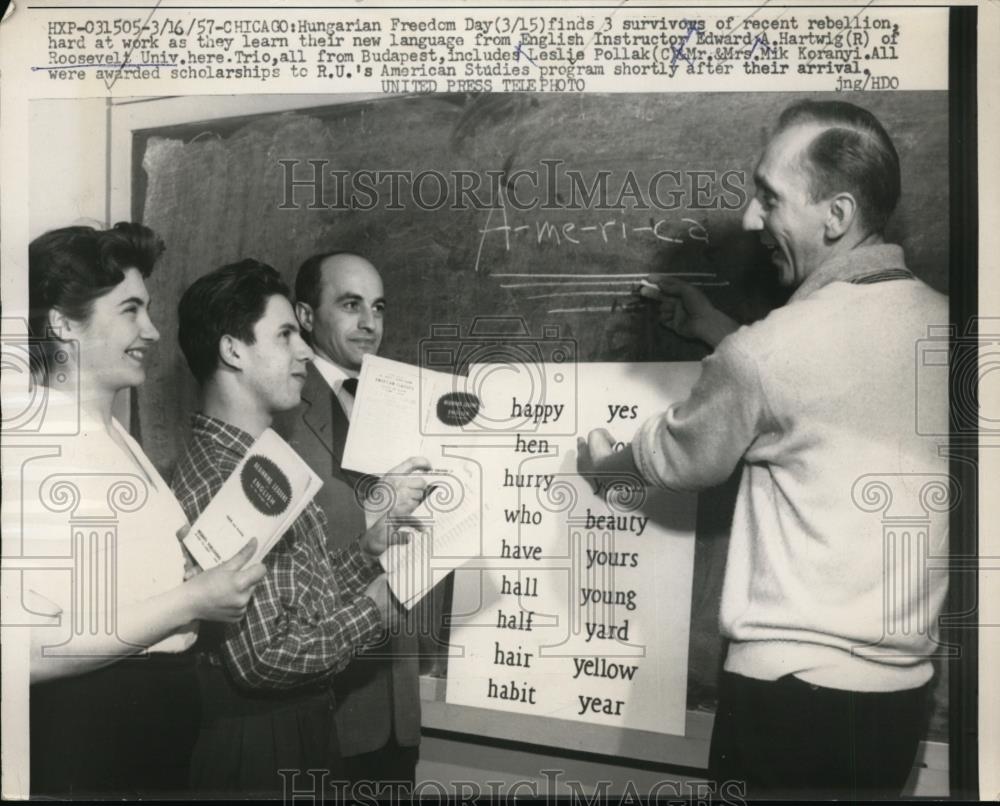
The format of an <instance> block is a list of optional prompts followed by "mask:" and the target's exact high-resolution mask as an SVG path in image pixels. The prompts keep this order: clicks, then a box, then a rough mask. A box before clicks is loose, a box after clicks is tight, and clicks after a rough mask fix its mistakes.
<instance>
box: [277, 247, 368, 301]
mask: <svg viewBox="0 0 1000 806" xmlns="http://www.w3.org/2000/svg"><path fill="white" fill-rule="evenodd" d="M348 256H349V257H356V258H360V259H361V260H367V258H366V257H364V256H363V255H359V254H358V253H357V252H349V251H345V250H341V249H335V250H333V251H331V252H320V253H319V254H318V255H312V256H310V257H307V258H306V259H305V260H304V261H303V262H302V265H301V266H299V271H298V274H296V275H295V301H296V302H304V303H306V304H307V305H309V306H310V307H312V308H316V307H318V306H319V297H320V291H321V290H322V288H323V283H322V282H321V280H322V277H323V272H322V271H321V269H322V268H323V262H324V261H325V260H326V259H327V258H331V257H348Z"/></svg>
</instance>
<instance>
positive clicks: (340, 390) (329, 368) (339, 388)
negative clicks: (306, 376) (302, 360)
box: [313, 353, 358, 419]
mask: <svg viewBox="0 0 1000 806" xmlns="http://www.w3.org/2000/svg"><path fill="white" fill-rule="evenodd" d="M313 364H314V365H315V367H316V370H317V371H318V372H319V374H320V375H321V376H323V380H324V381H326V385H327V386H329V387H330V389H331V390H332V391H333V393H334V394H335V395H336V396H337V401H338V402H339V403H340V407H341V408H342V409H343V410H344V414H346V415H347V417H348V419H350V417H351V409H352V408H353V406H354V395H352V394H351V393H350V392H347V391H345V390H344V381H346V380H347V379H348V378H357V377H358V373H357V372H354V371H353V370H348V369H344V368H343V367H342V366H340V365H339V364H334V363H333V362H332V361H330V360H329V359H328V358H324V357H323V356H321V355H320V354H319V353H316V355H315V357H314V358H313Z"/></svg>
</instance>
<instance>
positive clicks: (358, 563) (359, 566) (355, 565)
mask: <svg viewBox="0 0 1000 806" xmlns="http://www.w3.org/2000/svg"><path fill="white" fill-rule="evenodd" d="M337 559H338V560H340V561H341V562H342V563H343V564H344V565H345V566H346V567H347V571H348V573H350V574H352V575H355V576H357V577H358V578H359V579H360V580H361V581H362V582H364V584H365V585H367V584H368V583H369V582H371V581H372V580H373V579H375V577H377V576H378V575H379V574H381V573H382V566H381V564H380V563H379V561H378V557H372V556H371V555H370V554H369V553H368V552H366V551H365V550H364V549H363V548H361V541H359V540H355V541H353V542H352V543H351V544H350V545H349V546H347V547H346V548H345V549H344V550H343V552H342V553H341V554H340V555H339V556H338V557H337Z"/></svg>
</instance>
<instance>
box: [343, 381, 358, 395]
mask: <svg viewBox="0 0 1000 806" xmlns="http://www.w3.org/2000/svg"><path fill="white" fill-rule="evenodd" d="M341 388H342V389H343V390H344V391H345V392H347V394H349V395H350V396H351V397H357V396H358V379H357V378H347V379H346V380H345V381H344V383H343V384H341Z"/></svg>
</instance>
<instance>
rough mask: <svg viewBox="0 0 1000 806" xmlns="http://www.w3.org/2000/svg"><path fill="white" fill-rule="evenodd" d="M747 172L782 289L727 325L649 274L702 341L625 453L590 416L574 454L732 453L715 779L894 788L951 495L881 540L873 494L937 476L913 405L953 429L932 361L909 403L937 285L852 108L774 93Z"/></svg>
mask: <svg viewBox="0 0 1000 806" xmlns="http://www.w3.org/2000/svg"><path fill="white" fill-rule="evenodd" d="M754 183H755V185H756V195H755V197H754V198H753V199H752V200H751V202H750V204H749V206H748V207H747V209H746V212H745V214H744V218H743V226H744V229H746V230H756V231H760V232H761V238H762V241H763V243H764V244H765V245H766V246H767V247H768V248H769V249H770V250H771V252H772V263H773V265H774V268H775V270H776V271H777V272H778V275H779V277H780V280H781V282H782V283H783V284H784V285H786V286H789V287H792V288H794V289H795V290H794V293H793V294H792V296H791V298H790V300H789V302H788V304H787V305H785V306H784V307H782V308H779V309H777V310H775V311H773V312H772V313H771V314H770V315H769V316H767V317H766V318H765V319H763V320H761V321H759V322H756V323H754V324H752V325H750V326H745V327H738V326H737V324H736V323H735V322H733V321H732V320H731V319H729V318H728V317H726V316H725V315H724V314H722V313H721V312H720V311H718V310H716V309H715V308H714V307H713V306H712V305H711V303H710V302H709V301H708V300H707V298H705V296H704V295H703V294H701V292H699V291H697V290H696V289H695V288H693V287H691V286H688V285H685V284H682V283H679V282H676V281H672V280H670V279H669V278H667V277H664V276H662V275H658V276H654V277H653V278H651V279H653V280H654V281H655V285H656V286H657V287H655V288H648V289H644V291H643V293H644V294H645V295H646V296H650V297H653V298H654V299H658V300H659V301H660V302H661V305H662V308H663V315H664V316H665V321H666V323H667V324H668V325H669V326H670V327H672V328H673V329H674V330H675V331H677V332H678V333H680V334H681V335H683V336H686V337H690V338H698V339H701V340H703V341H705V342H707V343H709V344H710V345H712V346H714V347H715V351H714V352H713V353H712V354H711V355H710V356H709V357H707V358H706V359H705V360H704V361H703V362H702V373H701V377H700V378H699V380H698V381H697V383H696V384H695V386H694V388H693V389H692V391H691V395H690V397H689V398H688V399H687V400H684V401H682V402H680V403H677V404H675V405H673V406H671V407H670V408H669V409H668V410H667V411H666V412H664V413H663V414H661V415H659V416H657V417H654V418H652V419H650V420H649V421H647V422H646V423H645V424H644V425H643V426H642V427H641V429H640V430H639V432H638V434H637V435H636V438H635V441H634V442H633V443H632V444H631V445H630V446H628V447H627V448H626V449H625V450H623V451H619V452H614V451H613V449H612V445H613V443H612V441H611V439H610V436H609V435H608V433H607V432H606V431H604V430H603V429H601V430H597V431H593V432H592V433H591V434H590V435H589V438H588V440H587V442H586V444H584V443H583V442H582V440H581V445H580V452H579V469H580V472H581V473H583V474H584V475H585V476H589V477H592V476H594V475H595V474H600V473H602V472H620V471H623V470H626V471H630V472H638V473H639V474H640V475H641V476H642V477H643V478H645V479H646V480H647V481H648V482H649V483H650V484H653V485H658V486H663V487H669V488H673V489H681V490H703V489H706V488H708V487H712V486H714V485H717V484H720V483H721V482H723V481H724V480H725V479H726V478H728V477H729V475H730V474H731V473H732V472H733V470H734V469H735V468H736V466H737V464H738V463H739V462H741V461H742V462H743V473H742V480H741V482H740V489H739V496H738V499H737V503H736V510H735V514H734V517H733V526H732V535H731V539H730V546H729V555H728V560H727V566H726V572H725V580H724V584H723V591H722V605H721V611H720V619H719V620H720V626H721V630H722V633H723V635H724V636H725V637H726V638H727V639H728V650H727V653H726V659H725V667H724V671H723V673H722V676H721V679H720V683H719V704H718V712H717V714H716V719H715V727H714V731H713V736H712V748H711V754H710V762H709V764H710V770H709V772H710V775H711V777H712V778H713V779H714V780H716V781H717V782H719V783H721V782H723V781H733V780H735V781H745V782H746V786H747V795H748V796H749V797H767V796H771V797H782V796H784V797H802V796H813V797H847V798H872V797H898V796H899V794H900V791H901V789H902V788H903V786H904V784H905V782H906V779H907V776H908V774H909V771H910V769H911V766H912V764H913V760H914V756H915V753H916V750H917V746H918V744H919V741H920V739H921V737H922V732H923V730H924V727H925V716H926V703H927V695H928V690H929V686H930V680H931V678H932V676H933V667H932V664H931V660H930V657H929V656H930V655H931V654H932V653H933V652H934V650H935V648H936V647H937V642H936V640H935V630H936V627H937V618H938V615H939V614H940V611H941V607H942V604H943V602H944V599H945V593H946V589H947V575H946V574H944V573H938V574H928V573H927V572H926V569H925V568H924V566H923V564H922V561H924V560H926V558H927V557H928V556H934V555H937V556H941V555H944V554H946V553H947V513H946V510H947V500H946V499H947V494H946V493H945V496H944V498H945V500H943V501H942V500H941V499H940V498H939V499H938V500H937V501H936V502H935V504H934V506H932V507H927V509H928V510H929V515H928V517H929V523H930V529H929V531H928V533H927V534H926V535H918V534H917V532H916V530H915V531H914V532H913V533H906V534H900V535H897V536H896V537H895V538H894V539H895V540H896V541H897V542H892V540H891V539H887V538H886V537H884V536H883V523H882V517H883V513H882V509H881V508H879V507H877V506H875V504H877V503H878V500H877V499H878V496H879V495H881V494H882V492H883V491H885V490H891V493H890V494H891V495H892V496H894V499H893V500H894V501H895V505H896V506H898V507H899V508H900V510H901V511H902V510H905V508H906V507H907V506H912V505H913V503H914V502H920V501H923V500H924V499H925V497H926V495H927V490H936V491H941V490H944V491H947V489H948V487H947V472H948V463H947V459H946V458H944V457H943V456H942V455H941V453H940V451H939V445H938V442H939V440H936V439H934V438H932V437H926V436H921V434H918V433H917V430H918V429H917V414H918V406H919V416H920V421H921V423H930V424H932V425H933V426H935V427H933V428H921V429H920V430H921V431H922V432H924V433H928V432H930V433H936V434H947V432H948V429H947V426H948V389H947V381H946V378H947V368H946V367H944V368H940V367H936V368H935V369H940V370H942V371H941V372H939V373H938V374H939V377H940V383H939V384H937V385H936V386H933V385H932V386H930V387H927V386H926V385H924V386H922V387H921V392H920V397H919V400H918V399H917V383H916V373H917V372H918V369H917V355H918V353H917V350H918V342H919V341H920V340H921V339H922V338H926V337H927V335H928V326H933V325H945V324H947V322H948V304H947V298H946V297H944V296H943V295H942V294H939V293H938V292H936V291H934V290H932V289H931V288H929V287H928V286H927V285H925V284H924V283H923V282H921V281H920V280H918V279H917V278H915V277H914V276H913V275H912V274H911V273H910V272H909V271H908V270H907V268H906V265H905V262H904V259H903V251H902V249H901V248H900V247H899V246H896V245H892V244H888V243H886V242H885V241H884V239H883V236H882V233H883V231H884V228H885V224H886V220H887V219H888V217H889V216H890V214H891V213H892V211H893V209H894V208H895V206H896V202H897V200H898V198H899V193H900V174H899V159H898V157H897V154H896V150H895V148H894V146H893V144H892V141H891V140H890V138H889V136H888V134H887V133H886V131H885V129H884V128H883V127H882V125H881V124H880V123H879V121H878V120H877V119H876V118H875V117H874V116H873V115H871V114H870V113H869V112H867V111H866V110H864V109H861V108H859V107H857V106H854V105H851V104H848V103H843V102H838V101H824V102H812V101H803V102H800V103H797V104H795V105H793V106H791V107H789V108H788V109H786V110H785V112H784V113H783V114H782V115H781V117H780V119H779V121H778V126H777V131H776V133H775V134H774V136H773V137H772V139H771V140H770V142H769V143H768V145H767V147H766V148H765V150H764V153H763V155H762V156H761V158H760V161H759V162H758V164H757V167H756V170H755V172H754ZM876 479H881V482H880V483H875V480H876ZM880 484H881V486H879V485H880ZM873 495H874V496H875V498H873ZM921 511H923V510H921ZM925 540H926V542H924V541H925ZM904 543H905V544H906V545H905V546H904Z"/></svg>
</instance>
